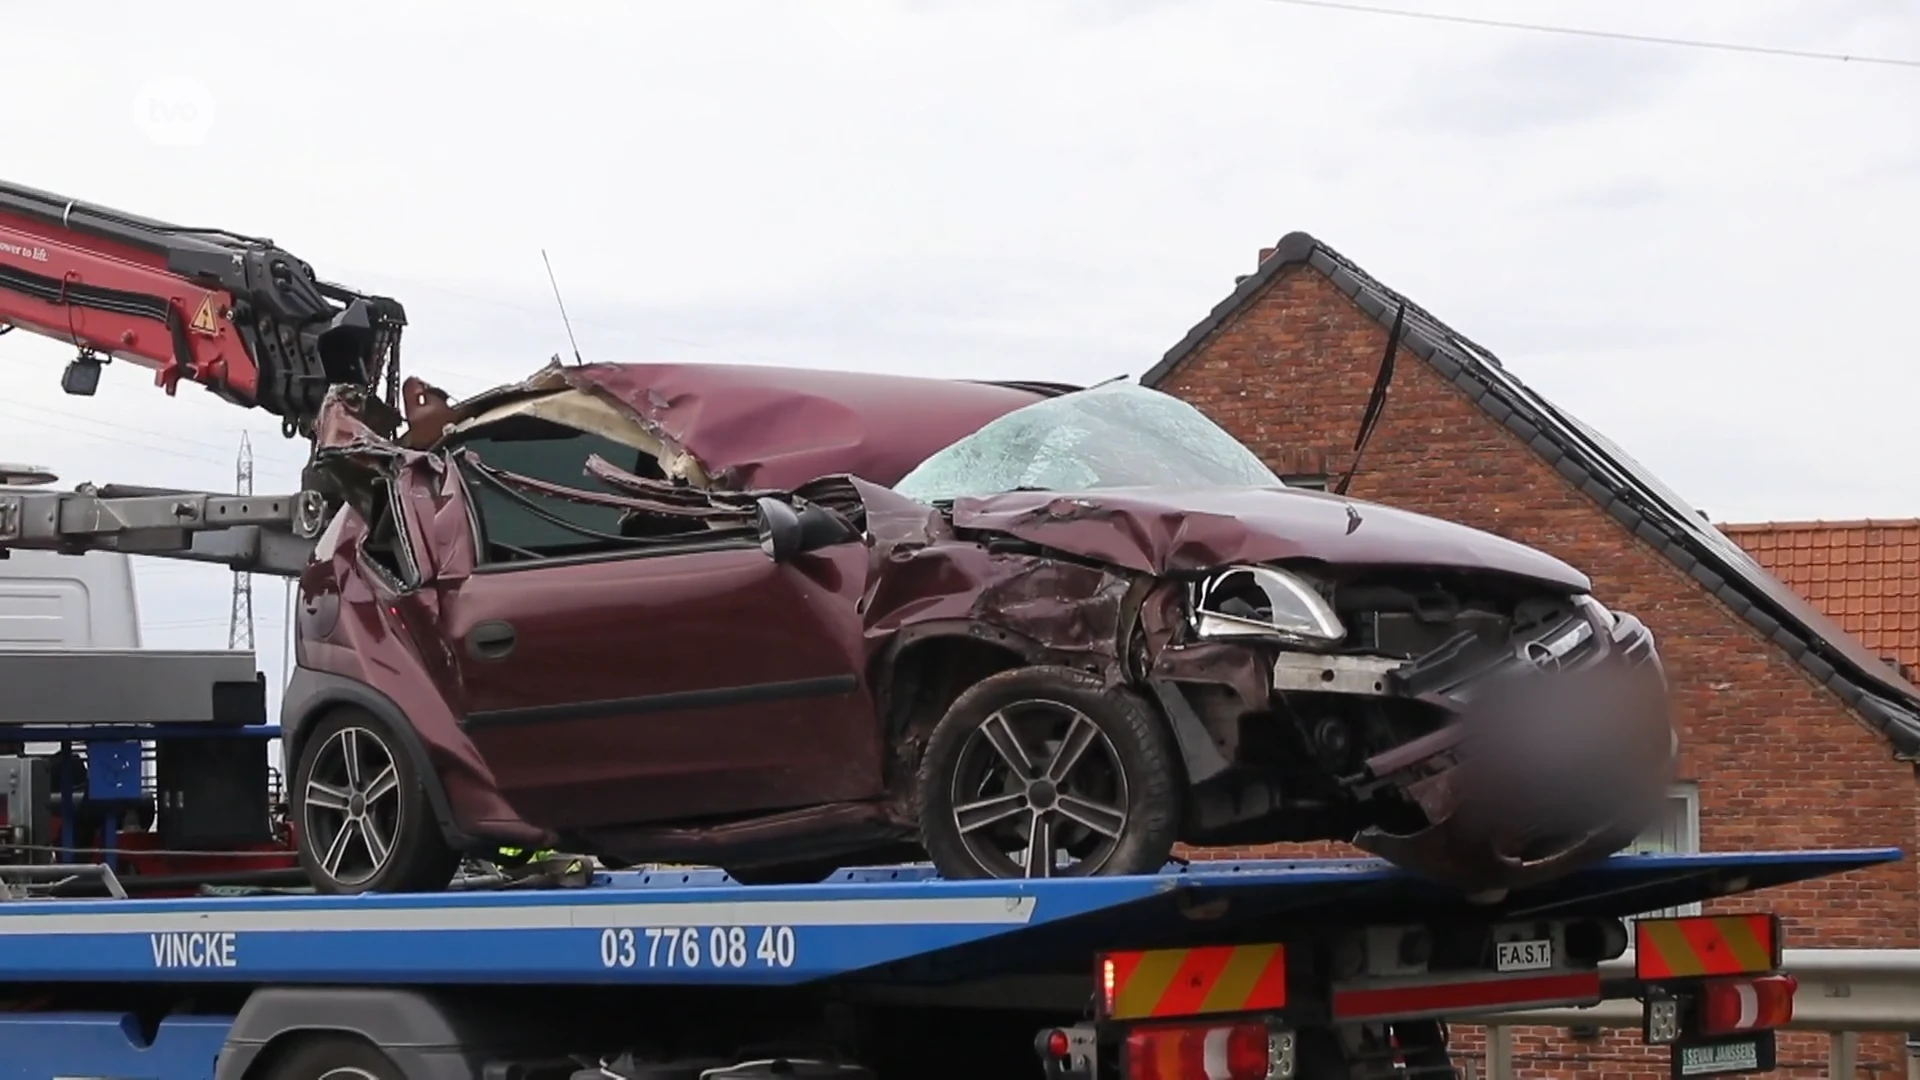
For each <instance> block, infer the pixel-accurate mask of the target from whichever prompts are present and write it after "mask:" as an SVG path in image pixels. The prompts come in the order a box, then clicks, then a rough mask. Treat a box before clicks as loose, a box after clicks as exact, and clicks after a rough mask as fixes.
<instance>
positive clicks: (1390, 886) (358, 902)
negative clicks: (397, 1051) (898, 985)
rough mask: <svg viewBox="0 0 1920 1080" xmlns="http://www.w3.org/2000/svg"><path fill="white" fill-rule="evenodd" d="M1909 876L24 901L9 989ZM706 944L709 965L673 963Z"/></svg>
mask: <svg viewBox="0 0 1920 1080" xmlns="http://www.w3.org/2000/svg"><path fill="white" fill-rule="evenodd" d="M1898 858H1899V853H1898V852H1897V851H1893V850H1885V849H1859V850H1834V851H1809V852H1766V853H1758V854H1706V855H1631V856H1628V855H1623V856H1616V857H1614V858H1612V859H1609V860H1607V861H1606V862H1604V863H1602V864H1600V865H1598V866H1595V867H1593V868H1591V869H1588V870H1585V871H1582V872H1579V873H1576V874H1573V875H1571V876H1569V877H1566V878H1563V879H1561V880H1559V881H1555V882H1551V883H1549V884H1547V885H1544V886H1542V887H1539V888H1535V889H1529V890H1524V891H1521V892H1517V893H1515V894H1513V895H1511V896H1509V897H1508V898H1506V899H1504V900H1502V901H1500V902H1498V903H1492V904H1474V903H1470V902H1469V901H1468V900H1467V899H1466V898H1465V897H1463V896H1461V895H1460V894H1458V893H1456V892H1452V891H1449V890H1446V889H1443V888H1439V887H1437V886H1433V885H1429V884H1427V883H1426V882H1423V881H1420V880H1419V879H1417V878H1413V877H1411V876H1409V875H1407V874H1406V873H1404V872H1401V871H1398V870H1395V869H1393V868H1392V867H1390V866H1388V865H1387V864H1386V863H1384V862H1380V861H1377V860H1370V859H1366V860H1306V861H1299V862H1272V861H1265V862H1237V863H1231V862H1223V863H1195V864H1193V865H1192V866H1190V867H1188V868H1185V869H1181V870H1175V871H1171V872H1168V873H1163V874H1160V875H1156V876H1143V877H1112V878H1059V879H1048V880H1037V881H977V882H975V881H940V880H932V879H930V878H929V874H928V872H927V871H925V870H923V869H921V868H918V867H906V868H900V869H894V868H885V869H864V870H848V871H842V872H841V873H840V874H839V875H837V877H836V879H835V880H834V881H831V882H828V883H824V884H819V885H789V886H753V887H747V886H740V885H735V884H732V883H731V879H728V878H727V877H725V875H724V874H722V873H720V872H719V871H691V872H657V871H656V872H652V873H631V872H629V873H614V874H603V875H599V876H598V878H597V879H596V882H595V884H593V885H591V886H588V887H586V888H579V889H551V890H541V891H537V892H514V891H495V892H471V893H445V894H437V895H409V894H402V895H368V896H355V897H323V896H263V897H208V898H191V899H171V900H108V899H98V900H62V901H16V902H13V903H9V904H5V905H4V906H0V971H4V972H5V973H6V976H7V979H8V980H9V981H17V982H40V981H46V982H74V981H129V980H139V981H148V982H152V981H202V980H225V981H241V982H250V983H262V982H272V983H339V982H342V981H351V982H357V983H408V984H415V985H422V984H468V983H534V982H537V983H560V984H577V983H642V984H647V983H651V984H669V985H686V984H707V985H728V986H782V985H794V984H799V983H805V982H811V981H814V980H822V979H834V978H846V977H859V978H863V979H894V978H902V977H905V978H908V979H910V980H911V981H925V980H927V979H929V978H937V979H940V980H943V981H957V979H958V977H959V976H961V975H962V974H963V973H964V974H966V975H970V976H973V977H984V976H999V975H1017V974H1040V973H1046V972H1050V971H1062V970H1064V971H1071V972H1074V973H1077V974H1085V973H1086V972H1087V971H1089V970H1090V969H1089V968H1088V966H1087V964H1088V961H1089V958H1090V957H1091V955H1092V954H1093V953H1094V952H1095V951H1097V950H1112V949H1159V948H1170V947H1177V946H1183V945H1195V944H1206V943H1213V942H1222V941H1236V940H1263V939H1267V938H1272V937H1275V936H1296V935H1297V934H1298V933H1299V932H1300V931H1301V930H1302V929H1303V928H1324V929H1328V930H1332V929H1335V928H1339V927H1363V926H1370V925H1391V924H1401V923H1431V922H1436V921H1442V922H1444V921H1453V920H1471V921H1512V920H1521V919H1542V918H1558V919H1565V918H1575V917H1620V916H1626V915H1631V914H1634V913H1637V912H1644V911H1654V910H1659V909H1663V908H1670V907H1675V906H1679V905H1683V904H1689V903H1695V902H1699V901H1703V900H1707V899H1712V898H1716V897H1725V896H1731V895H1735V894H1739V893H1744V892H1749V891H1752V890H1755V889H1763V888H1768V887H1772V886H1776V885H1783V884H1788V883H1792V882H1796V881H1805V880H1809V879H1812V878H1818V877H1824V876H1827V875H1830V874H1836V873H1843V872H1845V871H1849V870H1856V869H1861V868H1863V867H1867V866H1873V865H1876V864H1879V863H1883V862H1887V861H1891V860H1894V859H1898ZM716 929H718V930H721V931H724V933H722V934H721V935H720V938H721V939H723V944H728V945H729V946H730V945H731V942H727V941H725V940H724V939H727V938H730V937H732V933H731V932H732V930H734V929H740V930H742V931H744V936H745V938H746V942H745V948H744V951H743V952H734V951H732V949H731V948H729V949H728V955H727V956H725V957H722V958H721V962H718V963H716V962H715V960H714V958H713V957H712V955H711V953H712V950H711V949H710V948H708V945H709V939H711V938H713V937H714V936H715V935H714V931H715V930H716ZM688 930H692V931H697V933H698V935H699V940H698V942H697V944H695V945H694V946H691V947H689V946H685V945H682V944H677V943H679V942H681V941H683V940H684V937H685V932H686V931H688ZM669 941H672V942H675V943H676V945H675V947H673V948H669V947H668V943H669ZM689 960H690V961H691V962H689ZM936 973H937V974H936Z"/></svg>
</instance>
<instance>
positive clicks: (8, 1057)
mask: <svg viewBox="0 0 1920 1080" xmlns="http://www.w3.org/2000/svg"><path fill="white" fill-rule="evenodd" d="M232 1027H233V1020H232V1018H231V1017H224V1016H174V1017H168V1018H166V1019H164V1020H162V1021H160V1026H159V1029H158V1030H157V1031H156V1032H155V1033H154V1036H153V1038H152V1040H151V1041H149V1040H148V1039H147V1038H146V1037H145V1035H144V1033H142V1032H141V1030H140V1027H139V1024H138V1023H137V1021H136V1020H135V1019H134V1018H133V1017H132V1016H122V1015H115V1014H110V1013H16V1014H11V1015H8V1014H0V1080H45V1078H46V1077H49V1076H74V1077H81V1076H118V1077H155V1078H162V1077H163V1078H165V1080H208V1078H210V1077H212V1076H213V1063H214V1059H215V1058H216V1057H218V1056H219V1053H220V1050H221V1048H222V1047H223V1046H225V1045H226V1042H227V1032H228V1031H229V1030H231V1029H232Z"/></svg>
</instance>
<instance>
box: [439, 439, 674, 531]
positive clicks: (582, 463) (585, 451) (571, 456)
mask: <svg viewBox="0 0 1920 1080" xmlns="http://www.w3.org/2000/svg"><path fill="white" fill-rule="evenodd" d="M459 449H460V450H464V451H468V452H471V453H472V454H473V456H474V457H476V458H478V459H479V460H480V462H481V464H483V465H485V466H486V467H487V468H489V469H493V470H497V471H499V472H502V473H509V474H512V475H513V476H517V477H524V478H526V479H528V480H535V481H543V482H545V483H548V484H554V485H559V486H562V487H566V488H570V489H573V490H574V491H578V492H581V493H582V494H584V495H588V496H592V495H605V496H608V497H610V498H612V499H618V498H619V497H620V496H621V495H622V493H621V492H619V491H618V490H616V489H615V488H613V487H611V486H609V485H608V484H606V483H605V482H604V481H602V480H600V479H599V478H598V477H595V476H592V475H590V474H588V472H587V471H586V464H587V459H588V458H590V457H592V456H595V455H598V456H599V457H601V458H604V459H605V460H606V461H608V462H610V463H612V464H613V465H615V466H618V467H619V468H621V469H624V470H626V471H627V472H630V473H632V474H634V475H636V476H639V477H642V478H644V479H650V480H662V481H664V480H665V479H666V475H665V473H664V472H663V471H662V470H661V468H660V464H659V462H658V461H657V460H656V459H655V458H654V457H653V455H652V454H649V453H646V452H645V451H642V450H639V449H636V448H634V447H632V446H627V445H625V444H623V443H620V442H617V441H615V440H613V439H609V438H606V437H605V436H602V435H597V434H593V433H590V432H584V431H580V430H578V429H575V428H570V427H566V426H564V425H561V424H556V423H552V422H550V421H546V420H541V419H538V418H534V417H516V418H513V419H510V420H505V421H502V422H500V423H498V424H489V425H487V427H486V428H484V429H476V430H475V432H474V434H473V436H472V437H470V438H467V439H464V440H462V441H461V442H460V446H459ZM459 460H460V467H461V470H462V472H463V475H464V479H465V480H466V487H467V491H468V493H469V495H470V497H471V499H472V502H473V509H474V515H475V517H476V519H477V525H478V526H479V530H480V538H481V548H482V552H481V561H482V562H483V563H494V564H498V563H512V562H525V561H528V560H535V559H553V558H563V557H566V556H569V555H587V554H594V553H599V552H608V551H620V550H627V549H629V548H631V547H633V546H634V544H635V542H644V541H646V540H652V539H660V540H665V539H671V538H674V537H682V536H685V537H694V536H699V535H702V534H705V533H707V532H708V529H707V527H706V524H705V522H704V521H702V520H700V519H698V518H695V517H679V516H671V515H639V514H635V513H633V512H631V511H629V510H627V509H626V508H624V507H621V506H617V505H609V504H604V503H594V502H587V501H583V500H580V499H569V498H563V497H559V496H556V495H550V494H546V493H543V492H539V491H530V490H527V489H526V488H523V487H517V486H515V487H508V486H505V485H502V484H501V483H500V482H498V481H497V480H495V479H493V478H491V477H488V476H485V475H482V474H481V473H480V471H479V470H476V469H474V468H472V466H471V465H470V464H469V463H468V462H467V461H466V460H465V459H464V457H463V456H461V457H459Z"/></svg>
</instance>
